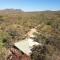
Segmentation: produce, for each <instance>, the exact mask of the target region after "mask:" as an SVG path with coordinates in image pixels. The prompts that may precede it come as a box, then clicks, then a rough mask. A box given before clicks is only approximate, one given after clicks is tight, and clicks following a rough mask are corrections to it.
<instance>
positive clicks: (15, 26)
mask: <svg viewBox="0 0 60 60" xmlns="http://www.w3.org/2000/svg"><path fill="white" fill-rule="evenodd" d="M38 25H40V26H39V27H38V28H36V29H37V31H38V32H39V34H36V36H37V38H36V41H38V42H40V43H42V44H44V45H45V46H46V48H47V49H48V52H47V53H46V60H60V11H43V12H23V11H22V10H14V9H13V10H11V9H6V10H1V11H0V60H5V58H6V55H7V51H8V48H9V47H10V45H11V44H12V43H14V42H16V41H19V40H22V39H25V38H26V36H25V34H26V33H28V31H29V30H30V29H31V28H34V27H36V26H38ZM34 56H35V55H33V57H34Z"/></svg>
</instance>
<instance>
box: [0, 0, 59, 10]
mask: <svg viewBox="0 0 60 60" xmlns="http://www.w3.org/2000/svg"><path fill="white" fill-rule="evenodd" d="M11 8H13V9H22V10H23V11H44V10H54V11H55V10H60V0H0V9H11Z"/></svg>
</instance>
